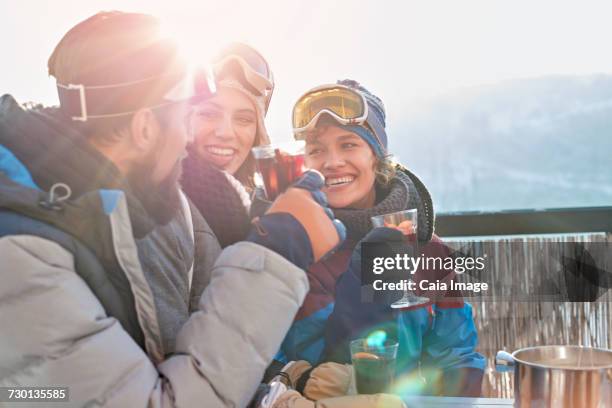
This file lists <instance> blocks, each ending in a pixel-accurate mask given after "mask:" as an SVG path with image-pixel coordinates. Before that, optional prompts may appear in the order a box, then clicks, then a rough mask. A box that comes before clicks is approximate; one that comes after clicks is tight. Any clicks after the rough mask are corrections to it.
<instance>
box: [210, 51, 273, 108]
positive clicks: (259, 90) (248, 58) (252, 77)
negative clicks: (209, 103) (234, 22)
mask: <svg viewBox="0 0 612 408" xmlns="http://www.w3.org/2000/svg"><path fill="white" fill-rule="evenodd" d="M212 72H213V73H214V75H215V77H217V78H218V79H223V77H225V76H227V75H233V76H235V77H237V79H238V80H239V81H240V82H241V83H242V84H243V85H244V86H246V87H247V89H248V90H249V91H251V92H253V93H254V94H255V95H256V96H261V97H264V98H265V108H266V111H267V110H268V106H269V105H270V100H271V99H272V93H273V92H274V76H273V74H272V71H270V67H269V66H268V63H267V62H266V60H265V59H264V57H262V55H261V54H260V53H259V52H257V51H256V50H255V49H254V48H251V47H250V46H248V45H246V44H241V43H234V44H231V45H230V46H228V47H227V48H225V49H224V50H223V51H221V53H220V54H219V55H218V56H217V57H216V58H215V59H214V60H213V63H212Z"/></svg>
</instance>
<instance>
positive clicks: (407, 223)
mask: <svg viewBox="0 0 612 408" xmlns="http://www.w3.org/2000/svg"><path fill="white" fill-rule="evenodd" d="M417 220H418V218H417V210H416V209H414V210H404V211H397V212H394V213H389V214H383V215H377V216H374V217H372V225H373V226H374V228H378V227H387V228H395V229H398V230H400V231H401V232H402V234H404V237H405V239H406V241H407V242H409V243H413V244H414V243H416V242H418V240H417V236H416V233H417V225H418V224H417ZM410 282H413V281H412V275H409V276H408V283H410ZM428 302H429V298H426V297H423V296H417V295H416V293H414V291H412V290H409V289H408V288H407V286H406V288H405V289H404V295H403V296H402V298H401V299H399V300H398V301H396V302H393V303H392V304H391V307H392V308H393V309H400V308H404V307H410V306H417V305H422V304H425V303H428Z"/></svg>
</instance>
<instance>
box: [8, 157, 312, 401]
mask: <svg viewBox="0 0 612 408" xmlns="http://www.w3.org/2000/svg"><path fill="white" fill-rule="evenodd" d="M24 164H26V165H24ZM43 165H44V164H43ZM28 170H29V168H28V166H27V163H22V162H20V160H19V159H18V158H17V157H16V156H15V155H14V154H13V152H12V151H11V150H10V149H8V148H7V147H6V146H2V145H0V176H1V177H0V198H2V199H1V200H0V227H1V228H0V229H2V228H4V227H6V228H8V227H10V228H13V229H12V230H6V228H5V231H4V232H3V233H2V234H0V281H1V282H2V285H0V327H2V331H1V334H0V386H51V385H55V386H67V387H69V396H70V401H69V402H68V403H66V404H65V405H66V406H118V407H140V406H142V407H144V406H153V407H156V406H187V407H189V406H204V407H216V406H220V407H221V406H223V407H225V406H229V407H233V406H237V407H240V406H245V405H246V403H247V402H248V400H249V398H250V397H251V395H252V394H253V392H254V390H255V389H256V387H257V384H258V381H259V380H260V378H261V377H262V375H263V372H264V369H265V368H266V366H267V364H268V363H269V362H270V361H271V359H272V357H273V355H274V354H275V352H276V351H277V350H278V347H279V346H280V343H281V341H282V338H283V336H284V334H285V332H286V331H287V329H288V328H289V326H290V324H291V321H292V319H293V316H294V315H295V312H296V311H297V309H298V307H299V305H300V304H301V302H302V300H303V298H304V296H305V294H306V292H307V289H308V283H307V280H306V276H305V274H304V273H303V271H301V270H299V269H298V268H297V267H295V266H294V265H292V264H291V263H289V262H288V261H287V260H285V259H284V258H282V257H281V256H279V255H277V254H275V253H273V252H271V251H269V250H267V249H265V248H263V247H261V246H258V245H256V244H252V243H246V242H242V243H238V244H235V245H232V246H230V247H228V248H226V249H225V250H224V251H223V252H222V253H221V255H220V256H219V257H218V259H216V261H215V262H214V266H213V267H212V271H211V273H210V277H209V278H206V279H204V282H200V283H199V284H200V285H202V286H206V287H205V289H204V290H203V293H202V296H201V297H200V299H199V301H198V303H197V306H196V307H194V308H193V309H194V310H193V313H192V314H191V315H190V316H189V318H188V320H187V321H186V322H185V324H184V325H182V327H181V328H180V329H179V330H178V332H177V334H176V338H175V345H174V353H173V354H172V355H169V356H164V354H165V353H164V349H163V345H162V342H161V335H160V322H159V318H158V313H157V311H156V307H155V306H156V305H155V303H156V299H155V296H154V293H153V290H152V289H151V285H150V284H149V282H148V280H147V278H146V277H145V274H144V272H143V269H142V267H141V262H140V260H139V257H138V249H137V244H136V240H135V239H134V237H135V236H138V233H139V230H140V229H141V228H143V229H144V227H143V225H142V223H140V222H138V221H139V220H137V219H136V218H137V217H138V211H137V208H134V205H133V202H132V200H131V199H130V197H129V196H128V195H126V194H124V193H122V192H121V191H118V190H106V191H102V190H100V191H94V192H91V193H89V194H84V195H82V196H80V197H78V198H77V199H74V200H72V199H71V200H68V201H65V202H63V203H61V205H59V209H57V210H56V209H54V206H53V205H51V206H47V205H44V203H45V202H46V201H48V199H49V197H48V195H47V194H45V193H42V192H41V191H40V190H37V189H36V187H37V185H36V184H37V183H35V181H34V180H32V178H31V175H30V174H29V172H28ZM56 208H57V207H56ZM16 220H17V221H16ZM15 221H16V222H15ZM28 223H31V224H32V225H30V227H29V229H28V228H25V227H24V225H27V224H28ZM26 230H27V231H28V232H24V231H26ZM65 236H69V237H72V238H73V241H69V240H68V241H67V240H66V239H65ZM62 237H64V238H62ZM67 242H68V243H67ZM76 254H79V256H77V255H76ZM84 259H85V261H83V260H84ZM100 271H102V273H100ZM117 282H120V283H123V285H118V284H117ZM194 284H195V281H194ZM192 289H193V288H192ZM122 291H123V292H125V293H122ZM193 303H194V306H195V302H193ZM118 304H122V305H124V306H126V308H127V309H130V308H131V309H132V310H133V315H131V314H130V313H129V311H128V312H125V310H124V308H122V307H117V305H118ZM20 406H23V405H20ZM60 406H61V405H60Z"/></svg>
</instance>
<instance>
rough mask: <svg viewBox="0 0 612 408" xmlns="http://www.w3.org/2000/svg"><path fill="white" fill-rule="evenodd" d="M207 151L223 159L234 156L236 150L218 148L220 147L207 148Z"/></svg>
mask: <svg viewBox="0 0 612 408" xmlns="http://www.w3.org/2000/svg"><path fill="white" fill-rule="evenodd" d="M206 151H207V152H208V153H210V154H212V155H215V156H221V157H230V156H233V155H234V152H235V150H234V149H230V148H226V147H218V146H206Z"/></svg>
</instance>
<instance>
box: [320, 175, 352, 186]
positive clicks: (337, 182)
mask: <svg viewBox="0 0 612 408" xmlns="http://www.w3.org/2000/svg"><path fill="white" fill-rule="evenodd" d="M354 180H355V177H353V176H345V177H329V178H326V179H325V185H326V186H327V187H341V186H346V185H347V184H350V183H352V182H353V181H354Z"/></svg>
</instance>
